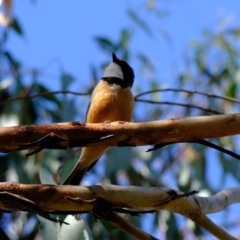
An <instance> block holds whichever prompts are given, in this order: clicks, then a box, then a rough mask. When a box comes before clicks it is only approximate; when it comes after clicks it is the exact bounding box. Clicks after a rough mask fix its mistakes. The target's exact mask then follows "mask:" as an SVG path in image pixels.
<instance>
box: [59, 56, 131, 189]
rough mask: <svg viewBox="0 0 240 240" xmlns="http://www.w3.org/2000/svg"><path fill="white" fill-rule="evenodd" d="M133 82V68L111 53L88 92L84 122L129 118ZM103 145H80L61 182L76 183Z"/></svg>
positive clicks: (100, 154)
mask: <svg viewBox="0 0 240 240" xmlns="http://www.w3.org/2000/svg"><path fill="white" fill-rule="evenodd" d="M133 82H134V71H133V69H132V68H131V67H130V66H129V65H128V63H127V62H125V61H123V60H119V59H118V58H117V57H116V55H115V54H114V53H113V54H112V63H110V64H109V66H108V67H107V68H106V70H105V72H104V75H103V77H102V78H101V80H100V82H99V83H98V84H97V86H96V87H95V89H94V91H93V93H92V97H91V100H90V103H89V106H88V110H87V114H86V122H87V123H103V122H106V121H111V122H112V121H118V120H119V121H130V120H131V117H132V112H133V106H134V98H133V95H132V92H131V87H132V85H133ZM107 149H108V147H105V146H104V147H84V148H83V149H82V153H81V156H80V158H79V160H78V162H77V164H76V166H75V167H74V169H73V170H72V172H71V173H70V175H69V176H68V178H67V179H66V180H65V182H64V183H63V184H64V185H67V184H68V185H79V183H80V182H81V180H82V178H83V176H84V174H85V173H86V172H87V171H89V170H90V169H91V168H92V167H93V166H94V165H95V163H96V162H97V160H98V159H99V158H100V157H101V156H102V155H103V154H104V153H105V151H106V150H107Z"/></svg>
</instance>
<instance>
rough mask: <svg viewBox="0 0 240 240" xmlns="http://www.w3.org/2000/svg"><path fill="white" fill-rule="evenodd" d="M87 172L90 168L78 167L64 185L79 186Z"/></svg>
mask: <svg viewBox="0 0 240 240" xmlns="http://www.w3.org/2000/svg"><path fill="white" fill-rule="evenodd" d="M87 170H88V168H82V169H81V168H79V166H76V167H75V168H74V169H73V170H72V172H71V173H70V174H69V176H68V177H67V179H66V180H65V181H64V183H63V185H79V184H80V182H81V181H82V178H83V176H84V174H85V173H86V172H87Z"/></svg>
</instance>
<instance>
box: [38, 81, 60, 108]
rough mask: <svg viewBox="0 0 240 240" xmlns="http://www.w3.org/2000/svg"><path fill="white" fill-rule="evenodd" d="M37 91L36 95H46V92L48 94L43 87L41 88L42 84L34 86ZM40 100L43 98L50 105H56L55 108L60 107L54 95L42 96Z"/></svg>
mask: <svg viewBox="0 0 240 240" xmlns="http://www.w3.org/2000/svg"><path fill="white" fill-rule="evenodd" d="M36 88H37V90H38V93H39V94H41V93H47V92H50V91H49V90H48V89H47V88H46V87H45V86H43V85H42V84H37V86H36ZM41 97H42V98H45V99H46V100H48V101H50V102H52V103H55V104H56V105H57V107H59V108H60V106H61V102H60V101H59V100H58V99H57V97H56V96H55V95H54V94H49V95H44V96H41Z"/></svg>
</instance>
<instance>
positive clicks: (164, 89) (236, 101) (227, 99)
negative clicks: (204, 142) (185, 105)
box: [134, 88, 240, 103]
mask: <svg viewBox="0 0 240 240" xmlns="http://www.w3.org/2000/svg"><path fill="white" fill-rule="evenodd" d="M167 91H172V92H185V93H189V94H200V95H204V96H207V97H212V98H219V99H223V100H226V101H230V102H235V103H240V100H239V99H237V98H232V97H226V96H220V95H216V94H213V93H206V92H202V91H196V90H194V91H191V90H187V89H178V88H163V89H155V90H152V91H147V92H143V93H139V94H138V95H136V96H135V97H134V99H135V100H136V99H137V98H139V97H140V96H144V95H147V94H150V93H155V92H167Z"/></svg>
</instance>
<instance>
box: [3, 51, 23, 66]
mask: <svg viewBox="0 0 240 240" xmlns="http://www.w3.org/2000/svg"><path fill="white" fill-rule="evenodd" d="M4 55H5V56H6V58H7V60H8V61H9V63H10V64H11V65H12V67H13V69H16V70H18V69H19V67H20V63H19V62H18V61H17V60H15V59H14V58H13V56H12V54H11V53H10V52H9V51H5V52H4Z"/></svg>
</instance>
